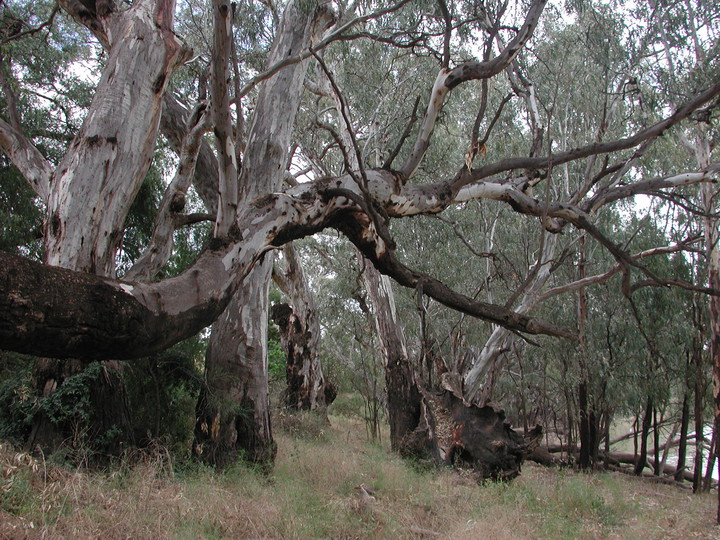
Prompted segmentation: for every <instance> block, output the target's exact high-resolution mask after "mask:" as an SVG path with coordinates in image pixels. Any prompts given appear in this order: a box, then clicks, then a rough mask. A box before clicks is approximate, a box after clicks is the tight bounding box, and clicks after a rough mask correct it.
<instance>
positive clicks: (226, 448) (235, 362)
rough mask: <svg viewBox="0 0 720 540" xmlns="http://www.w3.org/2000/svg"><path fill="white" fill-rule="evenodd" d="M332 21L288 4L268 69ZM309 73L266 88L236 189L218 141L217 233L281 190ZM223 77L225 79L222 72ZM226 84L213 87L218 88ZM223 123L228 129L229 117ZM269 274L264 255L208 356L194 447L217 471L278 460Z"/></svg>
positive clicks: (220, 324) (297, 71) (285, 74)
mask: <svg viewBox="0 0 720 540" xmlns="http://www.w3.org/2000/svg"><path fill="white" fill-rule="evenodd" d="M328 22H329V18H328V13H327V12H326V11H325V10H324V8H323V7H317V8H316V9H307V8H306V7H305V6H304V5H303V2H302V0H297V1H293V2H291V3H290V4H288V6H287V7H286V8H285V13H284V15H283V19H282V23H281V25H280V28H278V32H277V35H276V38H275V41H274V43H273V48H272V50H271V52H270V56H269V60H268V64H269V65H273V64H275V63H277V62H279V61H281V60H283V59H285V58H287V57H288V56H291V55H292V54H294V53H295V54H296V53H297V52H299V51H302V50H304V49H306V48H307V47H308V46H309V45H310V43H311V40H312V39H313V38H314V37H315V35H316V33H317V32H318V31H322V30H324V27H325V25H326V24H327V23H328ZM306 70H307V62H299V63H295V64H292V65H289V66H286V67H285V68H283V69H282V70H281V71H280V72H279V73H278V74H277V75H275V76H274V77H273V78H271V79H269V80H267V81H265V83H264V84H263V85H262V86H261V89H260V93H259V95H258V100H257V103H256V105H255V113H254V117H253V122H252V125H251V128H250V131H249V132H248V139H247V145H246V154H245V160H244V163H243V166H242V172H241V175H240V179H239V189H238V186H237V185H235V186H234V187H233V186H232V185H231V184H232V183H234V181H235V179H233V178H231V176H232V174H233V171H234V170H235V168H236V166H237V164H236V163H234V161H235V160H236V157H235V146H234V139H233V137H232V134H231V129H230V128H229V127H228V129H227V130H226V131H224V132H222V133H220V135H218V137H219V139H220V140H219V143H218V144H219V145H220V146H221V147H222V152H221V154H222V156H223V159H221V163H220V165H221V174H220V184H221V189H220V203H219V205H218V219H217V221H216V231H217V232H218V233H219V234H224V233H225V232H226V231H228V232H229V231H230V229H231V225H232V224H233V223H235V222H236V219H235V209H236V208H237V205H238V202H237V200H236V199H237V194H239V195H240V197H241V200H242V201H243V202H244V204H246V205H247V204H250V201H252V199H253V198H254V197H257V196H258V195H259V194H261V193H264V192H272V191H275V190H277V189H279V187H280V185H281V183H282V179H283V175H284V173H285V167H286V163H287V151H288V148H289V146H290V137H291V135H292V127H293V124H294V122H295V115H296V113H297V109H298V106H299V103H300V96H301V92H300V90H301V89H302V84H303V81H304V79H305V72H306ZM218 72H222V73H224V72H225V69H224V68H223V69H218ZM215 79H217V77H216V78H215ZM223 83H225V81H222V80H218V81H216V84H217V85H221V86H222V84H223ZM215 93H217V94H222V95H224V96H225V97H227V96H226V93H227V88H226V87H225V88H224V90H223V89H222V88H220V89H216V91H215ZM216 121H217V120H216ZM225 122H226V124H229V121H228V119H227V118H225ZM233 197H235V200H233ZM228 214H230V216H228ZM271 272H272V257H269V256H266V257H265V260H263V261H262V263H258V264H257V265H256V266H255V268H252V269H251V270H250V272H249V273H248V274H247V276H246V277H245V279H244V280H243V283H242V285H241V286H240V287H239V288H238V290H237V292H236V293H235V297H234V298H233V300H232V302H231V303H230V305H229V306H228V309H227V310H226V312H225V314H224V315H223V317H221V319H220V320H219V321H217V322H216V323H215V324H214V325H213V332H212V335H211V337H210V346H209V347H208V351H207V354H206V357H205V369H206V388H205V390H204V393H203V395H201V398H200V400H199V401H198V407H197V412H198V419H197V427H196V430H195V434H196V443H195V446H194V448H195V452H196V455H198V456H199V457H200V458H201V459H203V460H207V461H208V462H210V463H212V464H214V465H216V466H220V467H224V466H226V465H228V464H230V463H232V462H233V461H234V460H235V459H236V458H237V457H238V455H240V454H244V455H245V457H246V458H248V459H250V460H251V461H253V462H259V463H263V464H269V463H271V462H272V461H273V459H274V458H275V452H276V445H275V442H274V441H273V438H272V430H271V425H270V404H269V396H268V388H267V384H268V372H267V324H268V298H267V294H268V287H269V284H270V276H271ZM238 377H242V378H238ZM228 379H229V380H228ZM215 426H217V428H215Z"/></svg>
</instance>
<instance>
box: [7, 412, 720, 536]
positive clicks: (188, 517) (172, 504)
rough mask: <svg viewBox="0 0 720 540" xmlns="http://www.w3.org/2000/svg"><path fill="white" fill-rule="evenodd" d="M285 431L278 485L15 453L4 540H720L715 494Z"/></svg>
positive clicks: (331, 429)
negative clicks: (482, 478)
mask: <svg viewBox="0 0 720 540" xmlns="http://www.w3.org/2000/svg"><path fill="white" fill-rule="evenodd" d="M303 424H307V425H308V429H307V430H303V429H301V428H302V425H303ZM277 425H280V426H281V427H280V428H279V429H278V430H277V431H278V433H276V438H277V442H278V446H279V451H278V459H277V463H276V466H275V469H274V471H273V472H272V474H270V475H267V476H266V475H263V474H262V473H261V472H259V471H258V470H256V469H254V468H252V467H248V466H245V465H242V464H238V465H237V466H235V467H234V468H232V469H230V470H228V471H226V472H224V473H222V474H219V473H217V472H215V471H213V470H210V469H208V468H205V467H203V466H200V465H196V464H189V465H188V464H177V463H171V462H170V460H169V458H168V455H167V453H165V452H163V451H161V450H160V449H158V451H156V452H154V453H150V454H145V455H143V456H142V458H138V457H137V456H134V457H133V458H131V459H128V460H127V464H124V465H122V466H119V467H116V468H114V469H112V470H111V471H108V472H104V473H98V472H90V471H86V470H80V469H76V470H70V469H67V468H63V467H60V466H57V465H49V464H47V463H44V462H43V461H42V460H38V459H34V458H31V457H30V456H28V455H27V454H23V453H20V452H16V451H13V450H12V449H11V448H9V447H8V446H6V445H5V446H1V447H0V474H1V476H0V538H12V539H14V538H104V539H113V538H173V539H175V538H178V539H185V538H187V539H195V538H211V539H212V538H302V539H304V538H393V539H395V538H452V539H465V538H467V539H478V538H493V539H494V540H502V539H515V538H538V539H542V538H547V539H563V538H568V539H570V538H573V539H574V538H613V539H615V538H643V540H650V539H655V538H657V539H665V538H678V539H680V538H683V539H684V538H720V528H718V527H716V526H715V525H714V522H713V518H714V515H715V497H714V495H713V496H709V495H701V496H692V495H691V494H690V493H688V492H687V491H685V490H682V489H679V488H676V487H673V486H665V485H658V484H654V483H649V482H647V481H646V480H645V481H644V480H640V479H635V478H632V477H628V476H624V475H619V474H615V473H608V474H593V475H587V474H580V473H575V472H573V471H571V470H567V469H566V470H551V469H544V468H541V467H537V466H533V465H532V464H527V465H526V466H525V468H524V470H523V474H522V475H521V476H520V477H519V478H517V479H516V480H514V481H513V482H511V483H509V484H495V483H487V484H484V485H480V486H478V485H477V484H475V483H474V482H473V481H471V480H470V479H467V478H464V477H462V476H460V475H458V474H455V473H453V472H451V471H431V470H426V469H422V468H419V467H416V466H413V464H412V463H408V462H405V461H403V460H401V459H399V458H398V457H397V456H395V455H393V454H391V453H390V452H389V450H388V448H387V445H386V444H385V443H384V442H383V444H376V443H372V442H369V441H367V440H366V439H365V428H364V425H363V424H362V422H361V421H360V420H358V419H357V418H356V417H352V416H344V415H339V416H332V417H331V425H330V426H327V425H325V424H320V423H318V422H317V421H316V420H315V419H313V418H312V417H311V416H307V417H303V416H300V417H299V418H295V419H292V420H288V419H285V420H282V421H281V422H278V423H276V426H277ZM361 484H363V485H365V486H367V487H368V488H370V489H372V490H373V491H374V493H375V500H367V499H365V498H363V497H362V495H361V491H360V490H359V489H358V488H357V486H359V485H361Z"/></svg>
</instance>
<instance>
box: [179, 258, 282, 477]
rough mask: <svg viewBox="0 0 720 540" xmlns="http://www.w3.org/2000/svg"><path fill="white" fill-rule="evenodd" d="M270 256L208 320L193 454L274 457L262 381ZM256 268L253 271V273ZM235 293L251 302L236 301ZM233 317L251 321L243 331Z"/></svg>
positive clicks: (221, 460) (227, 459) (223, 458)
mask: <svg viewBox="0 0 720 540" xmlns="http://www.w3.org/2000/svg"><path fill="white" fill-rule="evenodd" d="M271 268H272V267H271V261H269V260H267V261H266V262H264V263H262V264H258V265H257V266H256V267H255V268H254V269H253V270H252V272H251V275H249V276H248V279H245V280H244V282H243V285H242V288H241V290H240V291H239V292H240V294H236V296H235V297H234V298H233V300H232V301H231V302H230V305H229V306H228V309H226V310H225V312H224V313H223V314H222V315H221V316H220V318H219V319H218V320H217V322H216V323H215V324H214V325H213V333H212V336H211V338H210V344H209V345H208V350H207V353H206V359H205V387H204V388H203V389H202V391H201V394H200V398H199V401H198V406H197V422H196V425H195V445H194V447H193V451H194V454H195V455H196V456H198V457H199V458H200V459H201V460H203V461H205V462H206V463H209V464H211V465H213V466H216V467H219V468H223V467H227V466H228V465H231V464H232V463H233V462H234V461H236V460H237V459H238V458H240V457H242V458H244V459H247V460H248V461H251V462H253V463H260V464H268V463H271V462H272V461H273V459H274V458H275V453H276V450H277V449H276V445H275V442H274V441H273V438H272V429H271V425H270V403H269V396H268V385H267V294H268V285H269V277H270V271H271ZM253 274H255V275H253ZM239 298H254V299H255V300H256V301H255V302H252V303H250V302H244V303H242V304H240V303H239V301H238V299H239ZM238 321H255V323H256V324H254V325H251V327H250V332H252V333H248V332H247V330H246V327H245V326H244V325H241V324H238Z"/></svg>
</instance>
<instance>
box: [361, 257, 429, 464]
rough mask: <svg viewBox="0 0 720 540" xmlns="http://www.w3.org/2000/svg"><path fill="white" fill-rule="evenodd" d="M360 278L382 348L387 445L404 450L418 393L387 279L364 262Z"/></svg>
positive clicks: (414, 423)
mask: <svg viewBox="0 0 720 540" xmlns="http://www.w3.org/2000/svg"><path fill="white" fill-rule="evenodd" d="M363 281H364V282H365V288H366V290H367V292H368V296H369V297H370V301H371V302H372V305H373V314H374V319H375V326H376V330H377V333H378V337H379V338H380V347H381V349H382V359H383V366H384V368H385V389H386V393H387V410H388V422H389V424H390V446H391V448H392V449H393V450H394V451H396V452H398V451H399V452H403V446H404V444H406V438H407V437H408V435H409V434H410V433H412V432H413V430H415V428H417V426H418V422H419V421H420V393H419V391H418V388H417V386H416V384H415V379H414V376H413V370H412V366H411V365H410V359H409V358H408V352H407V347H406V345H405V336H404V335H403V331H402V326H401V325H400V321H399V320H398V314H397V310H396V309H395V298H394V296H393V292H392V286H391V284H390V280H389V279H388V278H387V276H383V275H381V274H380V272H378V271H377V270H376V269H375V267H374V266H371V265H369V264H366V265H365V268H364V270H363Z"/></svg>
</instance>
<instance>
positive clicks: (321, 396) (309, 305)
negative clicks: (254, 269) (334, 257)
mask: <svg viewBox="0 0 720 540" xmlns="http://www.w3.org/2000/svg"><path fill="white" fill-rule="evenodd" d="M283 255H284V258H285V266H284V269H277V268H276V270H275V271H274V272H273V280H274V281H275V283H276V284H277V285H278V287H279V288H280V290H282V291H283V292H284V293H285V294H286V295H287V296H288V298H289V300H290V302H291V304H277V305H275V306H273V307H272V309H271V316H272V319H273V321H275V323H276V324H277V325H278V326H279V327H280V339H281V343H282V347H283V350H284V351H285V354H286V355H287V370H286V379H287V388H286V389H285V391H284V393H283V401H284V404H285V406H287V407H289V408H291V409H295V410H316V409H320V410H324V409H325V407H326V406H327V405H330V404H331V403H332V402H333V400H334V399H335V395H336V390H335V387H334V386H333V385H332V384H331V383H329V382H328V381H326V380H325V377H324V376H323V372H322V366H321V365H320V350H319V349H320V320H319V318H318V313H317V306H316V305H315V298H314V297H313V294H312V291H311V290H310V288H309V286H308V284H307V280H306V278H305V274H304V272H303V269H302V266H301V263H300V257H299V256H298V254H297V251H296V250H295V248H294V246H293V245H292V244H286V245H285V246H284V248H283Z"/></svg>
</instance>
